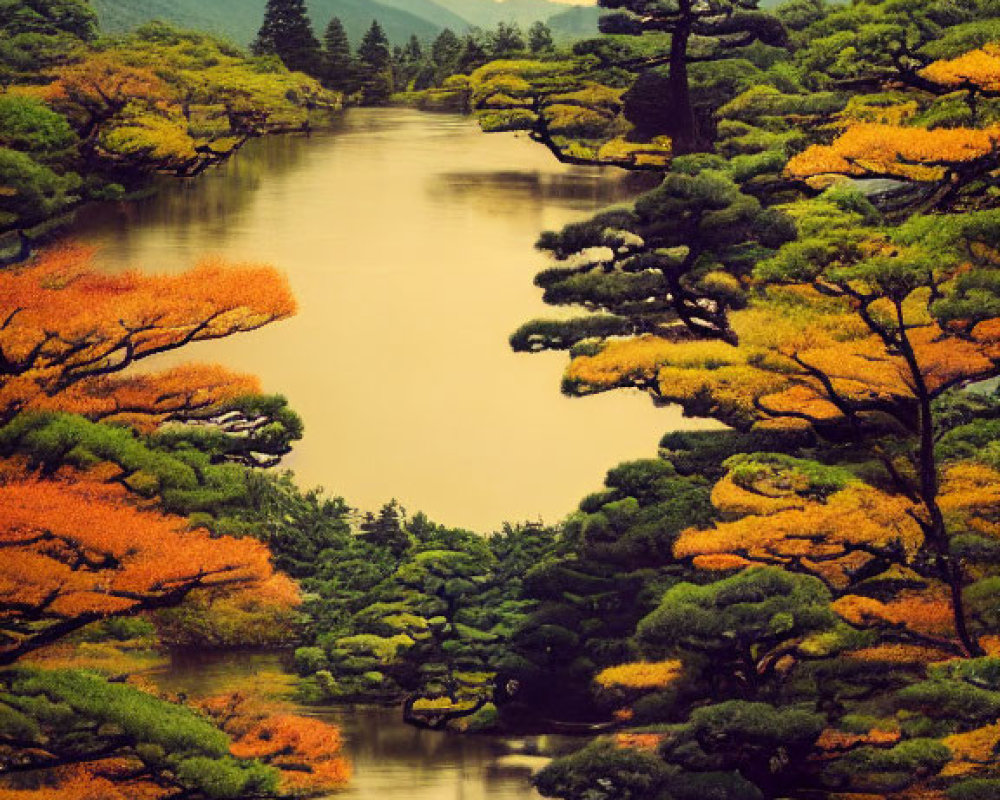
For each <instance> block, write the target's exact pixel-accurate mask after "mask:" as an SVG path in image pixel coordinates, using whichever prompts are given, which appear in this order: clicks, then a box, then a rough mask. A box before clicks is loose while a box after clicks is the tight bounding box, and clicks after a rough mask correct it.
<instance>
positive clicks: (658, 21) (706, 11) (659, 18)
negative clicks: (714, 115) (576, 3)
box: [599, 0, 785, 154]
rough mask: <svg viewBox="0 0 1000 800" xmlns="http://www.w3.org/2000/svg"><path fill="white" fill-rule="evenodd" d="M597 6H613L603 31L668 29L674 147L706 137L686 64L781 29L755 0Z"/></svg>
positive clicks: (780, 38)
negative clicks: (700, 126)
mask: <svg viewBox="0 0 1000 800" xmlns="http://www.w3.org/2000/svg"><path fill="white" fill-rule="evenodd" d="M599 4H600V6H601V7H602V8H607V9H611V10H613V11H615V13H612V14H607V15H605V16H604V17H602V18H601V30H602V31H603V32H604V33H613V34H614V33H617V34H626V35H630V36H640V35H642V34H644V33H669V34H670V35H671V39H670V53H669V56H668V57H667V58H666V59H665V60H666V61H667V63H669V65H670V77H669V79H668V82H667V87H666V92H667V98H666V106H667V107H668V108H669V109H670V117H669V123H668V124H669V128H668V129H667V130H665V131H662V132H663V133H668V134H670V136H671V137H672V138H673V140H674V151H675V152H676V153H681V154H683V153H692V152H699V151H701V150H705V149H707V148H708V147H709V146H710V142H707V141H705V136H704V135H703V134H702V132H700V131H699V130H698V123H697V119H696V117H695V113H694V105H693V103H692V99H691V89H690V81H689V77H688V65H689V64H691V63H692V62H696V61H714V60H717V59H723V58H726V56H727V54H728V53H729V52H730V51H732V50H734V49H736V48H740V47H746V46H748V45H751V44H753V43H754V42H756V41H760V42H764V43H765V44H772V45H779V44H782V43H783V42H784V41H785V30H784V28H783V26H782V25H781V23H780V22H779V21H778V20H777V18H775V17H773V16H771V15H770V14H767V13H766V12H763V11H760V10H758V8H757V6H758V0H718V1H717V2H712V3H703V2H699V1H698V0H676V2H672V3H662V2H659V0H600V3H599Z"/></svg>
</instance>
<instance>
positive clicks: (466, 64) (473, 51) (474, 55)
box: [455, 30, 490, 74]
mask: <svg viewBox="0 0 1000 800" xmlns="http://www.w3.org/2000/svg"><path fill="white" fill-rule="evenodd" d="M489 60H490V57H489V54H488V52H487V49H486V44H484V42H483V34H482V31H479V30H473V31H470V32H469V33H467V34H466V35H465V39H464V40H463V41H462V52H461V54H460V55H459V57H458V63H457V64H456V65H455V68H456V69H457V70H458V71H459V72H464V73H466V74H468V73H470V72H472V71H473V70H474V69H477V68H478V67H481V66H483V64H485V63H486V62H487V61H489Z"/></svg>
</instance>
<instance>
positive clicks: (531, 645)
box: [483, 0, 1000, 800]
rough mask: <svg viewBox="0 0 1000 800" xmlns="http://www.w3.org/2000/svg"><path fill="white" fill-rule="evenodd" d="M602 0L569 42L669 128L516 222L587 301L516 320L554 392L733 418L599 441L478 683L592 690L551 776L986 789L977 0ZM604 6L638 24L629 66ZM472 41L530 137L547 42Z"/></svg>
mask: <svg viewBox="0 0 1000 800" xmlns="http://www.w3.org/2000/svg"><path fill="white" fill-rule="evenodd" d="M601 5H602V6H605V7H607V8H609V9H614V10H615V11H616V13H614V14H612V15H609V16H607V17H605V20H604V22H603V28H604V30H606V31H607V32H608V33H609V34H614V35H609V36H607V37H606V38H605V39H604V40H602V41H601V42H600V43H594V44H591V43H583V44H581V45H579V46H578V48H579V49H580V50H584V51H587V52H588V54H589V53H593V54H594V55H596V56H598V57H602V58H604V59H605V60H606V64H607V66H608V67H609V68H610V67H614V68H618V69H625V70H626V71H627V72H630V74H633V75H635V77H632V78H629V79H627V80H626V81H625V84H624V86H625V91H624V93H623V94H621V95H620V98H621V105H620V112H619V113H620V114H621V115H622V117H623V118H624V119H625V120H626V121H627V122H628V123H630V124H631V125H632V126H633V129H632V130H631V131H627V130H626V132H625V133H624V136H625V138H626V139H629V138H631V139H632V140H637V139H641V137H642V135H643V132H645V134H646V135H647V136H648V135H649V134H650V133H652V132H659V133H660V134H661V135H665V136H668V137H672V148H671V151H672V160H671V162H670V164H669V169H668V170H667V171H666V174H665V176H664V179H663V182H662V184H661V185H660V186H659V187H657V188H656V189H654V190H652V191H651V192H649V193H647V194H646V195H644V196H642V197H641V198H639V199H638V200H637V201H636V202H635V203H633V204H630V205H628V206H625V207H619V208H615V209H612V210H609V211H606V212H603V213H601V214H599V215H597V216H594V217H593V218H591V219H589V220H586V221H584V222H581V223H575V224H573V225H570V226H568V227H566V228H564V229H563V230H561V231H556V232H550V233H546V234H544V235H543V236H542V238H541V239H540V241H539V247H540V248H541V249H543V250H545V251H547V252H548V253H550V254H551V255H552V256H553V258H554V259H555V262H556V263H555V264H554V265H553V266H552V267H551V268H550V269H547V270H545V271H543V272H541V273H540V274H539V275H538V276H537V278H536V284H537V285H538V286H539V287H540V288H542V289H543V290H544V299H545V301H546V302H548V303H550V304H552V305H559V306H571V307H574V308H576V309H581V310H583V312H584V313H583V314H582V315H578V316H577V317H576V318H567V317H565V316H564V317H562V318H560V319H553V320H536V321H533V322H529V323H527V324H526V325H525V326H523V327H522V328H521V329H520V330H519V331H517V332H516V333H515V334H514V335H513V336H512V337H511V343H512V346H513V347H514V348H515V349H518V350H524V351H538V350H549V349H560V350H568V351H569V353H570V358H571V360H570V364H569V366H568V368H567V370H566V373H565V376H564V379H563V390H564V391H565V392H567V393H569V394H576V395H585V394H590V393H594V392H602V391H607V390H610V389H614V388H618V387H638V388H640V389H642V390H643V391H646V392H648V393H649V394H651V395H652V396H653V397H654V399H655V400H656V401H657V402H660V403H676V404H679V405H681V406H682V407H683V408H684V410H685V411H686V412H687V413H689V414H692V415H697V416H703V417H713V418H715V419H717V420H719V421H721V422H724V423H725V424H726V425H728V426H729V430H727V431H725V432H719V433H700V434H671V435H668V436H667V437H666V438H665V439H664V440H663V443H662V450H661V458H662V460H661V461H660V462H654V463H656V465H657V466H656V467H655V469H654V468H653V467H651V466H647V467H645V468H644V471H645V472H646V473H647V475H653V474H655V475H657V476H658V477H657V479H656V481H655V483H654V484H652V485H653V486H658V487H659V486H662V487H663V489H662V490H654V491H653V492H650V488H651V487H650V483H648V482H647V481H648V480H649V479H648V478H646V479H645V480H644V481H641V482H640V483H639V484H638V485H636V486H630V485H629V481H623V480H622V478H621V477H617V476H616V473H615V472H612V473H611V475H610V476H609V491H608V493H606V494H603V495H598V496H596V497H594V498H588V499H587V500H585V501H584V503H583V505H582V506H581V513H580V515H577V516H574V517H571V518H570V520H569V522H567V523H566V524H565V525H564V526H563V527H562V529H561V531H560V532H559V536H558V538H557V542H559V544H558V545H557V546H556V548H555V550H553V551H552V552H550V554H549V556H548V557H547V558H546V559H545V560H544V561H542V563H541V564H540V565H539V566H537V567H535V568H533V570H532V571H531V572H529V573H528V575H527V576H526V581H525V590H526V598H530V599H534V600H535V601H536V602H537V603H538V605H537V606H536V607H535V608H534V609H533V610H532V611H531V612H530V614H529V616H528V618H527V619H526V620H525V621H524V622H523V623H522V625H521V627H520V628H519V629H518V630H517V631H516V632H515V634H514V637H513V638H512V642H511V650H512V654H514V655H515V656H516V658H515V663H516V668H517V669H518V670H519V673H518V674H519V676H520V677H521V681H522V686H523V693H522V696H521V701H522V702H521V703H520V704H518V703H517V702H516V698H515V702H512V703H511V704H510V705H509V706H506V707H505V708H502V709H501V711H502V713H503V712H504V711H505V710H507V711H508V712H509V713H514V712H517V713H518V714H524V713H532V712H535V713H538V714H541V715H543V716H545V715H554V714H558V713H561V714H562V717H561V718H562V719H566V718H567V716H566V714H567V710H568V709H577V710H579V709H581V708H589V709H590V712H589V713H590V715H591V718H592V719H598V718H599V716H600V713H601V712H602V711H603V713H604V714H605V715H607V716H605V719H609V720H610V719H614V720H616V721H617V725H618V726H619V729H620V730H619V732H618V733H617V734H615V735H614V736H612V737H607V738H603V739H600V740H598V741H597V742H595V743H594V744H592V745H590V746H588V747H587V748H585V749H583V750H582V751H580V752H579V753H577V754H576V755H574V756H571V757H569V758H566V759H560V760H557V761H556V762H555V763H554V764H553V765H552V766H550V767H548V768H546V769H545V770H543V772H542V773H541V774H540V775H539V777H538V780H537V784H538V786H539V788H540V789H541V790H542V791H543V793H545V794H547V795H551V796H558V797H566V798H574V799H575V798H580V799H581V800H582V798H588V800H590V798H612V797H614V798H619V797H643V798H647V797H649V798H653V797H656V798H663V799H664V800H665V799H666V798H692V799H693V798H702V797H709V796H710V797H719V798H751V797H754V798H778V797H829V796H836V797H843V798H859V797H891V798H917V797H921V798H946V797H947V798H963V797H987V796H991V793H993V792H995V791H996V789H997V786H998V785H1000V784H998V783H997V779H998V774H997V772H996V760H995V753H996V749H997V744H998V741H1000V739H998V733H997V728H996V724H995V723H996V717H995V714H994V713H993V710H992V709H993V706H992V703H993V701H994V698H993V694H992V693H993V692H994V690H995V687H994V685H993V683H992V679H991V678H989V677H987V676H989V675H992V673H993V671H994V670H995V669H996V668H997V662H996V655H997V652H998V651H997V642H998V641H1000V640H998V638H997V635H998V633H1000V631H998V630H997V628H996V622H997V620H996V617H995V614H993V612H992V610H991V609H994V608H995V605H996V601H997V597H996V595H995V591H996V585H997V572H996V564H997V563H998V561H997V559H996V558H995V556H994V549H995V537H996V533H997V531H996V528H995V522H994V520H993V511H992V509H993V506H994V503H995V498H994V492H995V486H996V484H997V479H998V477H1000V476H998V475H997V473H996V472H995V470H996V463H995V460H994V459H993V457H992V455H991V453H992V451H993V448H994V444H993V441H992V438H991V437H992V435H993V433H994V432H995V422H994V420H995V419H996V416H997V413H998V401H997V400H996V398H995V397H994V396H993V395H991V394H990V390H989V389H988V388H983V384H982V383H981V382H983V381H986V380H990V379H993V378H996V377H997V376H998V375H1000V360H998V351H997V349H996V345H995V341H994V328H995V326H996V325H997V318H996V312H997V308H998V306H997V303H996V299H995V297H994V294H995V289H996V276H995V275H994V271H995V269H996V265H997V245H998V243H1000V212H998V205H1000V204H998V194H997V168H998V163H997V160H996V159H997V152H998V151H997V147H996V125H997V122H998V116H997V115H998V113H1000V109H998V107H995V104H996V90H997V86H996V75H997V67H998V64H1000V62H998V60H997V52H996V44H995V42H996V41H997V40H998V38H1000V28H998V18H997V15H996V9H995V8H994V6H993V4H990V3H984V2H974V1H973V2H968V3H958V4H956V3H945V2H942V3H935V2H916V3H911V2H906V1H905V0H898V1H897V0H872V1H871V2H869V1H868V0H862V1H860V2H854V3H850V4H845V5H839V4H827V3H824V2H821V1H820V0H817V1H816V2H813V1H812V0H793V2H788V3H784V4H783V5H779V6H778V7H777V8H775V9H773V10H771V11H767V12H763V11H760V10H758V9H757V4H756V3H755V2H733V3H712V4H700V3H686V2H684V1H683V0H681V2H677V3H644V2H636V3H633V2H619V1H618V0H615V2H602V3H601ZM623 34H624V35H628V36H632V37H637V38H638V40H639V41H642V40H651V41H656V38H655V37H658V36H659V37H662V35H663V34H667V36H666V39H665V41H664V40H663V39H662V38H661V39H660V40H659V41H660V48H659V52H658V53H653V54H649V53H643V54H642V57H643V58H644V59H645V61H644V63H642V65H641V68H640V69H638V70H637V69H636V66H635V59H636V56H635V51H634V50H632V51H629V50H621V49H618V48H619V47H620V45H619V41H620V40H619V39H618V38H617V37H618V36H620V35H623ZM661 64H662V65H663V66H660V65H661ZM562 66H563V69H564V72H562V73H561V74H560V75H559V78H558V81H559V83H560V84H562V86H566V85H569V84H570V83H571V82H572V81H574V80H577V81H580V80H586V78H587V76H588V70H589V69H592V68H593V67H592V66H591V65H590V64H589V63H588V62H587V61H585V60H580V61H577V62H576V63H565V64H563V65H562ZM521 69H522V70H523V69H524V68H521ZM484 70H486V74H489V71H491V70H492V71H493V72H494V74H496V75H498V76H499V75H502V76H503V77H502V78H501V79H500V80H498V82H497V88H496V89H495V90H493V91H496V92H501V91H503V94H504V95H506V97H504V98H502V99H501V100H500V101H497V102H496V107H497V111H498V113H500V114H505V115H507V118H508V119H509V120H510V123H509V124H500V123H499V122H498V121H497V120H498V118H495V117H493V116H491V115H492V114H493V113H494V112H493V109H488V108H485V107H484V109H483V113H484V116H483V121H484V125H485V127H487V129H498V130H499V129H525V128H527V129H529V130H531V131H532V132H533V136H534V137H535V138H536V139H538V140H539V141H541V142H543V143H545V144H547V145H548V146H550V147H551V146H552V141H551V139H552V137H551V135H550V133H549V130H550V119H552V118H554V117H553V115H552V114H551V113H550V114H549V118H546V115H545V109H546V107H547V104H548V103H550V102H552V100H549V99H548V97H550V96H551V95H547V94H546V91H549V87H551V86H553V84H554V81H553V75H554V74H556V73H555V71H554V70H553V69H552V68H551V67H548V68H547V69H546V70H545V71H543V70H540V69H535V70H534V71H533V72H531V73H525V74H523V75H517V78H521V77H524V78H525V80H523V81H520V82H519V81H518V80H516V79H515V74H516V73H515V71H514V70H513V69H512V68H511V67H508V66H506V65H502V64H496V65H487V66H486V67H485V68H484ZM661 71H662V72H661ZM635 73H638V74H637V75H636V74H635ZM503 80H506V81H507V83H506V84H504V85H503V86H502V87H501V86H500V84H501V82H502V81H503ZM544 82H547V85H546V84H545V83H544ZM528 86H531V87H532V88H531V89H529V88H527V87H528ZM561 88H562V87H560V89H561ZM590 91H591V92H593V91H594V88H593V85H591V87H590ZM540 99H541V100H540ZM555 99H558V95H555ZM515 117H516V119H515ZM577 135H578V136H580V137H581V138H586V137H585V136H584V135H582V134H579V133H577ZM588 135H593V134H588ZM602 135H603V137H604V138H608V136H609V130H605V131H604V132H603V134H602ZM561 144H562V146H563V150H564V152H565V147H566V145H567V144H569V141H567V142H563V143H561ZM581 160H586V158H583V159H581ZM593 160H596V161H600V160H604V159H603V155H602V153H601V151H600V150H598V151H597V154H596V157H595V158H594V159H593ZM633 166H638V164H635V165H633ZM986 386H987V387H988V386H989V385H988V384H987V385H986ZM623 470H624V472H625V475H628V477H629V478H630V479H631V480H632V481H635V480H636V478H637V473H636V467H635V465H633V466H630V467H625V468H623ZM660 492H662V494H661V493H660ZM685 498H689V499H687V500H685ZM695 500H696V501H697V504H696V505H690V503H691V502H694V501H695ZM640 532H641V533H640ZM654 536H655V538H653V537H654ZM653 542H656V546H655V547H653V548H650V545H651V544H652V543H653ZM637 547H638V550H637V551H636V552H637V556H638V557H637V558H636V560H635V562H633V563H632V564H631V565H630V563H629V561H628V560H627V558H626V559H625V560H623V555H625V556H631V554H632V553H633V550H634V549H635V548H637ZM536 574H537V576H538V577H537V579H536V578H535V575H536ZM973 676H975V677H973ZM554 685H555V686H559V687H561V689H560V690H559V691H556V692H553V691H552V690H551V687H552V686H554Z"/></svg>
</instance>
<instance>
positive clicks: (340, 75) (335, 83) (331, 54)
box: [321, 17, 357, 91]
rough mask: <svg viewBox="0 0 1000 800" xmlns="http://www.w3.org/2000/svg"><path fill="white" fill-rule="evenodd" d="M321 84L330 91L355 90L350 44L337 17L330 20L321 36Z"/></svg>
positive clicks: (354, 69) (353, 64) (354, 70)
mask: <svg viewBox="0 0 1000 800" xmlns="http://www.w3.org/2000/svg"><path fill="white" fill-rule="evenodd" d="M323 44H324V48H323V71H322V75H321V77H322V79H323V83H324V84H326V85H327V86H329V87H330V88H331V89H339V90H341V91H351V90H353V89H354V88H355V80H356V72H357V69H356V65H355V63H354V54H353V53H352V52H351V43H350V41H349V40H348V38H347V32H346V31H345V30H344V25H343V23H342V22H341V21H340V18H339V17H334V18H333V19H331V20H330V24H329V25H327V26H326V33H325V34H324V36H323Z"/></svg>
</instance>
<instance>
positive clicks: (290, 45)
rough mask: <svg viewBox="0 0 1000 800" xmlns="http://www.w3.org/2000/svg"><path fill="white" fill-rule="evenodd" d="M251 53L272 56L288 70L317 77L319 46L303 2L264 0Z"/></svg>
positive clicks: (319, 62) (319, 59)
mask: <svg viewBox="0 0 1000 800" xmlns="http://www.w3.org/2000/svg"><path fill="white" fill-rule="evenodd" d="M253 52H254V54H256V55H276V56H278V58H280V59H281V60H282V62H283V63H284V65H285V66H286V67H288V68H289V69H291V70H295V71H298V72H305V73H308V74H310V75H316V74H318V73H319V71H320V65H321V51H320V45H319V40H317V38H316V34H314V33H313V29H312V23H311V22H310V21H309V16H308V14H307V13H306V5H305V0H267V8H266V9H265V11H264V22H263V24H262V25H261V26H260V31H258V33H257V40H256V41H255V42H254V44H253Z"/></svg>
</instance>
